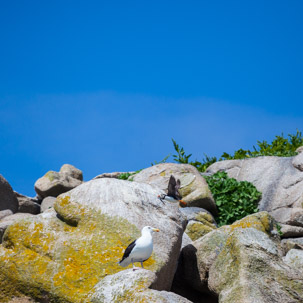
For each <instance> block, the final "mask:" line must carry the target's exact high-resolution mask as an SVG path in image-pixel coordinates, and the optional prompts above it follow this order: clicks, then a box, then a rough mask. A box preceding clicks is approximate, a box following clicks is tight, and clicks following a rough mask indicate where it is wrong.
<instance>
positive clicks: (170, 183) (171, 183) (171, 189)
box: [167, 175, 177, 197]
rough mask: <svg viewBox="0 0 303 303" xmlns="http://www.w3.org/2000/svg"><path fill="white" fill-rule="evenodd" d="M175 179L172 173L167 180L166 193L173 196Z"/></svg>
mask: <svg viewBox="0 0 303 303" xmlns="http://www.w3.org/2000/svg"><path fill="white" fill-rule="evenodd" d="M176 184H177V183H176V179H175V177H174V176H173V175H171V176H170V178H169V181H168V188H167V195H168V196H171V197H174V195H175V187H176Z"/></svg>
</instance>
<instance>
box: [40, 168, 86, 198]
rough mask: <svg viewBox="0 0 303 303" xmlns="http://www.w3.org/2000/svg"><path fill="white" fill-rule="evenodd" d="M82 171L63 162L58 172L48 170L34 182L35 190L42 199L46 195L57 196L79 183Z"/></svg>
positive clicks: (80, 182)
mask: <svg viewBox="0 0 303 303" xmlns="http://www.w3.org/2000/svg"><path fill="white" fill-rule="evenodd" d="M81 179H82V172H81V171H80V170H79V169H77V168H75V167H73V166H72V165H70V164H64V165H63V166H62V167H61V169H60V172H55V171H49V172H47V173H46V174H45V175H44V176H43V177H41V178H39V179H38V180H37V181H36V183H35V191H36V193H37V194H38V195H39V197H41V198H42V199H43V198H45V197H48V196H52V197H57V196H58V195H60V194H62V193H64V192H67V191H69V190H71V189H73V188H75V187H77V186H79V185H80V184H82V180H81Z"/></svg>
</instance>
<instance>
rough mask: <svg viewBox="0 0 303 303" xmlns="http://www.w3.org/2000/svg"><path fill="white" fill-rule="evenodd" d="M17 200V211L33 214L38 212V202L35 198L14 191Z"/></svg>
mask: <svg viewBox="0 0 303 303" xmlns="http://www.w3.org/2000/svg"><path fill="white" fill-rule="evenodd" d="M14 193H15V195H16V197H17V199H18V202H19V209H18V212H19V213H29V214H33V215H37V214H40V204H39V203H37V202H38V200H37V199H35V198H31V197H27V196H24V195H22V194H19V193H17V192H14Z"/></svg>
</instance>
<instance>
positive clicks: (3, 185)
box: [0, 175, 19, 213]
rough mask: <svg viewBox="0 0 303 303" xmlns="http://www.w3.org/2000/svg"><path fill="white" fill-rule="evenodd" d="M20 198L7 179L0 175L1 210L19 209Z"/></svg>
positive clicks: (14, 210) (13, 210)
mask: <svg viewBox="0 0 303 303" xmlns="http://www.w3.org/2000/svg"><path fill="white" fill-rule="evenodd" d="M18 207H19V205H18V200H17V198H16V196H15V194H14V191H13V189H12V187H11V186H10V185H9V183H8V182H7V180H6V179H5V178H4V177H3V176H2V175H0V211H1V210H6V209H9V210H11V211H12V212H13V213H15V212H17V211H18Z"/></svg>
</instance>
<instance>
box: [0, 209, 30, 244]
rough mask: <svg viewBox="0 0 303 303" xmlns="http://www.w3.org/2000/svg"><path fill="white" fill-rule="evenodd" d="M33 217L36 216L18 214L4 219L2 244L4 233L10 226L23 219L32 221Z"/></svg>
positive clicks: (0, 237) (0, 241) (1, 226)
mask: <svg viewBox="0 0 303 303" xmlns="http://www.w3.org/2000/svg"><path fill="white" fill-rule="evenodd" d="M33 217H34V215H32V214H26V213H16V214H12V215H10V216H6V217H4V218H2V219H1V220H0V243H2V238H3V235H4V232H5V231H6V229H7V228H8V227H9V226H10V225H12V224H14V223H15V222H18V221H20V220H23V219H32V218H33Z"/></svg>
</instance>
